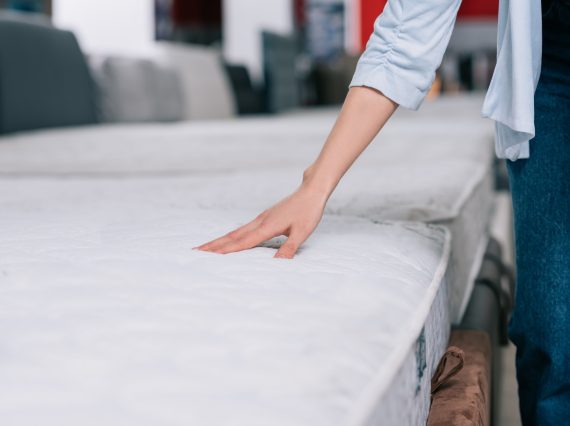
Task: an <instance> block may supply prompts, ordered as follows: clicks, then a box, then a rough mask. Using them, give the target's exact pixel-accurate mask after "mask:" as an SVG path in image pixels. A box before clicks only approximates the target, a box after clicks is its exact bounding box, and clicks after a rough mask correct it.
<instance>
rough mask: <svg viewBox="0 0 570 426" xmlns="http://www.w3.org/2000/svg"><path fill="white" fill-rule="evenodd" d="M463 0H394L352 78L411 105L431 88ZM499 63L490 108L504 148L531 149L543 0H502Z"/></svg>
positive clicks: (507, 153) (508, 154) (524, 153)
mask: <svg viewBox="0 0 570 426" xmlns="http://www.w3.org/2000/svg"><path fill="white" fill-rule="evenodd" d="M460 3H461V2H460V0H429V1H426V0H391V1H390V2H388V3H387V5H386V7H385V9H384V11H383V13H382V14H381V15H380V16H379V17H378V19H377V20H376V22H375V24H374V32H373V34H372V36H371V37H370V40H369V41H368V44H367V46H366V51H365V52H364V54H363V55H362V57H361V59H360V61H359V63H358V66H357V68H356V72H355V74H354V77H353V80H352V82H351V84H350V85H351V86H368V87H372V88H375V89H377V90H379V91H380V92H382V93H383V94H384V95H386V96H387V97H389V98H390V99H392V100H393V101H395V102H396V103H398V104H399V105H402V106H404V107H406V108H411V109H417V108H419V106H420V104H421V102H422V101H423V99H424V98H425V96H426V95H427V92H428V90H429V88H430V86H431V84H432V82H433V79H434V77H435V70H436V68H437V67H438V66H439V65H440V64H441V60H442V57H443V53H444V51H445V48H446V47H447V43H448V42H449V38H450V36H451V32H452V30H453V25H454V23H455V18H456V15H457V11H458V9H459V5H460ZM500 4H501V6H500V9H499V31H498V57H497V66H496V68H495V72H494V74H493V79H492V82H491V86H490V88H489V92H488V94H487V98H486V100H485V105H484V108H483V115H484V116H486V117H489V118H492V119H493V120H495V121H496V152H497V154H498V155H499V157H501V158H509V159H511V160H516V159H517V158H527V157H528V155H529V150H528V141H529V140H530V139H532V138H533V137H534V91H535V88H536V85H537V83H538V77H539V75H540V62H541V54H542V44H541V43H542V21H541V19H542V14H541V3H540V0H515V1H511V0H501V2H500Z"/></svg>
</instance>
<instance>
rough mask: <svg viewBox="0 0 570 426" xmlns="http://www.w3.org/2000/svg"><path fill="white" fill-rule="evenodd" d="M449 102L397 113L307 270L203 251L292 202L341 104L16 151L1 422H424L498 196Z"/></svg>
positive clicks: (310, 250) (4, 284) (5, 224)
mask: <svg viewBox="0 0 570 426" xmlns="http://www.w3.org/2000/svg"><path fill="white" fill-rule="evenodd" d="M454 102H460V103H464V104H465V105H468V106H469V105H471V106H472V107H471V108H472V110H473V111H475V110H476V109H477V105H478V104H479V100H461V99H460V100H456V101H444V102H442V103H439V104H434V105H432V106H431V108H429V107H428V108H426V109H425V111H424V112H423V113H421V114H419V117H417V119H415V120H414V122H411V121H410V120H409V118H407V116H406V113H405V112H403V113H401V114H400V117H396V118H395V119H394V120H393V121H392V123H391V124H390V126H389V127H387V128H386V131H385V132H383V133H382V135H381V136H380V137H379V140H378V141H376V142H375V144H373V145H372V146H371V149H370V150H369V152H368V153H367V154H365V156H364V157H363V159H362V161H360V162H359V164H357V165H356V166H355V168H354V170H353V171H351V172H350V173H349V174H348V175H347V176H346V178H345V179H344V181H343V183H342V184H341V186H340V187H339V188H338V190H337V192H336V193H335V195H334V197H333V198H332V199H331V200H330V203H329V206H328V207H327V214H326V215H325V218H324V220H323V223H322V224H321V226H320V227H319V228H318V229H317V231H316V232H315V233H314V235H313V236H312V237H311V238H310V239H309V240H308V241H307V243H306V245H305V246H304V247H303V248H302V249H301V251H300V253H299V255H298V256H297V257H296V258H295V260H293V261H286V260H275V259H273V258H272V255H273V253H274V251H275V248H276V247H278V246H279V244H280V242H281V241H280V239H275V240H272V241H270V242H268V243H266V244H264V245H263V246H262V247H258V248H256V249H253V250H251V251H247V252H242V253H237V254H232V255H227V256H220V255H216V254H211V253H203V252H197V251H192V250H191V247H193V246H195V245H197V244H198V243H201V242H204V241H206V240H209V239H211V238H213V237H215V236H218V235H220V234H222V233H224V232H226V231H228V230H230V229H233V228H235V227H236V226H238V225H239V224H242V223H244V222H245V221H247V220H249V219H251V218H253V216H254V215H256V214H257V213H259V211H260V209H263V208H265V207H268V206H269V205H271V203H273V202H274V201H276V200H277V199H279V198H281V197H282V196H284V195H286V194H287V193H288V192H290V191H291V190H293V189H294V188H295V186H297V185H298V183H299V176H300V172H301V170H302V168H303V167H305V166H306V165H307V164H308V162H309V161H310V160H311V159H312V156H314V155H315V154H316V152H318V149H319V147H320V145H321V144H322V140H323V138H324V136H325V135H326V132H327V131H328V129H329V128H330V124H331V121H332V120H334V115H335V113H336V112H335V111H317V112H313V113H309V114H304V115H299V114H289V115H286V116H283V117H280V118H276V119H261V118H256V119H251V120H243V121H241V120H240V121H231V122H224V123H203V124H200V123H192V125H172V126H164V125H157V126H154V125H147V126H112V127H101V128H94V127H88V128H83V129H73V130H65V131H50V132H42V133H37V134H26V135H24V134H23V135H19V136H14V137H10V138H5V139H4V140H2V142H1V143H0V173H1V174H2V177H1V178H0V226H1V227H2V229H3V232H2V234H1V235H0V272H1V273H0V338H1V339H0V341H1V342H2V343H0V377H2V378H3V379H2V380H0V422H2V424H19V425H20V424H30V425H31V424H37V423H38V422H40V421H41V422H42V423H44V424H45V423H47V424H58V425H62V424H64V425H65V424H77V423H81V424H101V423H103V422H104V423H107V424H121V425H125V424H137V425H139V424H141V425H145V424H149V425H150V424H168V425H177V424H201V425H242V424H243V425H291V424H295V425H304V424H306V425H319V424H323V425H373V424H383V425H392V424H394V425H396V424H398V425H401V424H405V425H408V424H409V425H416V424H422V423H425V419H426V418H427V412H428V409H429V397H430V386H429V383H430V379H431V376H432V373H433V371H434V369H435V367H436V365H437V363H438V361H439V358H440V356H441V355H442V353H443V352H444V350H445V348H446V344H447V340H448V336H449V328H450V324H451V323H452V322H454V321H458V320H459V319H460V317H461V315H462V311H463V309H464V305H465V303H466V301H467V299H468V298H469V294H470V286H471V283H472V281H473V280H472V276H473V274H474V271H476V270H477V269H478V264H479V263H480V258H481V256H482V249H481V247H483V246H484V245H485V243H486V238H487V237H486V235H487V226H488V217H489V213H490V210H491V208H492V200H493V198H492V186H491V170H490V169H491V167H490V164H491V161H490V159H491V156H492V147H491V143H490V135H491V129H489V128H488V127H487V126H485V125H482V123H480V122H478V121H477V120H476V119H474V118H473V117H476V116H477V115H476V114H475V113H474V114H475V115H473V116H471V117H464V116H462V115H460V114H457V113H456V114H455V116H454V117H455V118H454V119H453V123H455V124H457V128H456V127H455V124H454V125H451V126H447V125H445V126H442V123H441V121H440V122H439V124H438V123H434V121H437V120H438V119H437V117H441V115H444V116H445V115H446V114H442V112H441V110H443V111H448V114H447V116H450V117H451V116H453V114H454V111H455V110H456V109H459V108H457V104H456V103H454ZM465 105H462V106H463V107H462V108H460V109H461V110H462V111H465V109H467V108H466V107H465ZM446 108H447V109H446ZM434 111H435V112H434ZM439 120H441V118H439ZM411 123H413V126H418V125H420V127H419V128H416V129H415V130H413V129H411V127H413V126H411ZM418 123H419V124H418ZM422 123H424V125H422ZM221 124H223V126H222V125H221ZM483 124H484V122H483ZM462 126H463V131H465V129H468V130H469V131H468V132H467V134H468V136H462V135H463V134H462V133H461V129H460V128H461V127H462ZM420 128H421V129H424V131H423V132H421V138H418V134H420V132H419V129H420ZM442 128H443V129H445V131H446V132H447V133H442ZM398 159H399V160H398ZM402 159H404V160H402ZM397 160H398V161H397Z"/></svg>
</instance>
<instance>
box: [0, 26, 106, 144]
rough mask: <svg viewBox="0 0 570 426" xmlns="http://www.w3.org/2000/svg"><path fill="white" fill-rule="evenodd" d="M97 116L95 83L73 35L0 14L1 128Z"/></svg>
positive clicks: (83, 121) (73, 123) (67, 123)
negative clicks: (1, 16) (0, 15)
mask: <svg viewBox="0 0 570 426" xmlns="http://www.w3.org/2000/svg"><path fill="white" fill-rule="evenodd" d="M97 122H99V117H98V114H97V109H96V88H95V85H94V82H93V79H92V78H91V74H90V72H89V68H88V66H87V62H86V61H85V58H84V55H83V52H82V51H81V49H80V47H79V45H78V43H77V40H76V38H75V36H74V35H73V34H72V33H71V32H68V31H62V30H57V29H55V28H52V27H50V26H48V25H45V24H43V23H42V24H38V23H36V22H26V21H25V20H17V19H0V134H4V133H12V132H19V131H26V130H35V129H41V128H49V127H64V126H79V125H86V124H95V123H97Z"/></svg>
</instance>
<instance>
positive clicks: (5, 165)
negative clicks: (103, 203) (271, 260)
mask: <svg viewBox="0 0 570 426" xmlns="http://www.w3.org/2000/svg"><path fill="white" fill-rule="evenodd" d="M481 101H482V100H481V99H479V98H473V99H468V100H461V98H460V99H457V100H453V99H450V100H444V101H441V102H434V103H428V104H427V105H426V106H425V107H424V108H422V111H421V112H420V113H417V114H414V115H413V117H412V116H410V113H409V112H408V111H404V110H401V111H398V112H397V113H396V115H395V116H394V117H393V118H392V119H391V120H390V122H389V123H388V124H387V125H386V127H385V128H384V129H383V130H382V132H381V134H380V136H379V137H378V138H377V140H376V141H375V142H374V143H373V144H372V145H371V146H370V147H369V148H368V149H367V151H366V153H365V155H363V156H362V157H361V159H359V164H363V165H370V166H372V167H378V166H380V165H384V164H393V163H405V162H407V161H419V162H431V161H434V160H440V159H442V158H448V159H449V158H453V159H469V160H473V161H478V162H486V163H490V162H491V159H492V157H493V147H492V134H493V133H492V132H493V129H492V125H491V122H490V121H489V120H483V119H481V118H477V117H479V112H478V109H479V104H480V102H481ZM458 102H459V105H458V104H457V103H458ZM465 111H468V112H469V114H466V113H465ZM436 112H438V113H440V114H436ZM337 113H338V111H337V110H336V109H326V110H322V111H318V110H317V112H311V111H305V112H303V113H296V114H287V115H284V116H279V117H276V118H274V117H271V118H249V119H240V120H226V121H217V122H216V121H207V122H190V123H174V124H143V125H105V126H94V127H93V126H92V127H83V128H75V129H64V130H59V129H58V130H48V131H41V132H35V133H25V134H21V135H14V136H8V137H0V175H32V174H34V175H109V174H117V175H140V174H160V175H166V174H170V175H173V174H174V175H178V174H194V173H208V174H212V173H225V172H228V171H236V170H238V171H239V170H244V169H249V170H251V169H256V170H259V169H277V168H290V167H295V168H298V169H299V170H302V169H303V168H304V167H306V166H307V165H308V164H310V162H312V161H313V160H314V158H315V156H316V155H317V153H318V152H319V150H320V148H321V146H322V144H323V142H324V140H325V138H326V136H327V134H328V132H329V131H330V129H331V126H332V123H333V122H334V119H335V117H336V114H337ZM445 113H447V114H445Z"/></svg>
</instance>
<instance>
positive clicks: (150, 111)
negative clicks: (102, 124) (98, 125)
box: [90, 57, 185, 122]
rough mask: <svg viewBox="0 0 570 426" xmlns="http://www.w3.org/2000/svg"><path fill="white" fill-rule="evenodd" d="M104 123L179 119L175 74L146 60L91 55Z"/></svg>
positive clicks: (181, 115) (180, 95)
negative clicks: (92, 56)
mask: <svg viewBox="0 0 570 426" xmlns="http://www.w3.org/2000/svg"><path fill="white" fill-rule="evenodd" d="M90 63H91V69H92V71H93V75H94V76H95V80H96V81H97V83H98V87H99V107H100V114H101V118H102V120H103V121H106V122H145V121H179V120H182V119H183V118H184V113H185V104H184V97H183V93H182V85H181V81H180V78H179V76H178V74H177V73H176V72H175V71H174V70H173V69H170V68H167V67H165V66H161V65H159V64H158V63H157V62H155V61H151V60H149V59H135V58H120V57H106V58H97V57H95V58H91V60H90Z"/></svg>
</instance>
